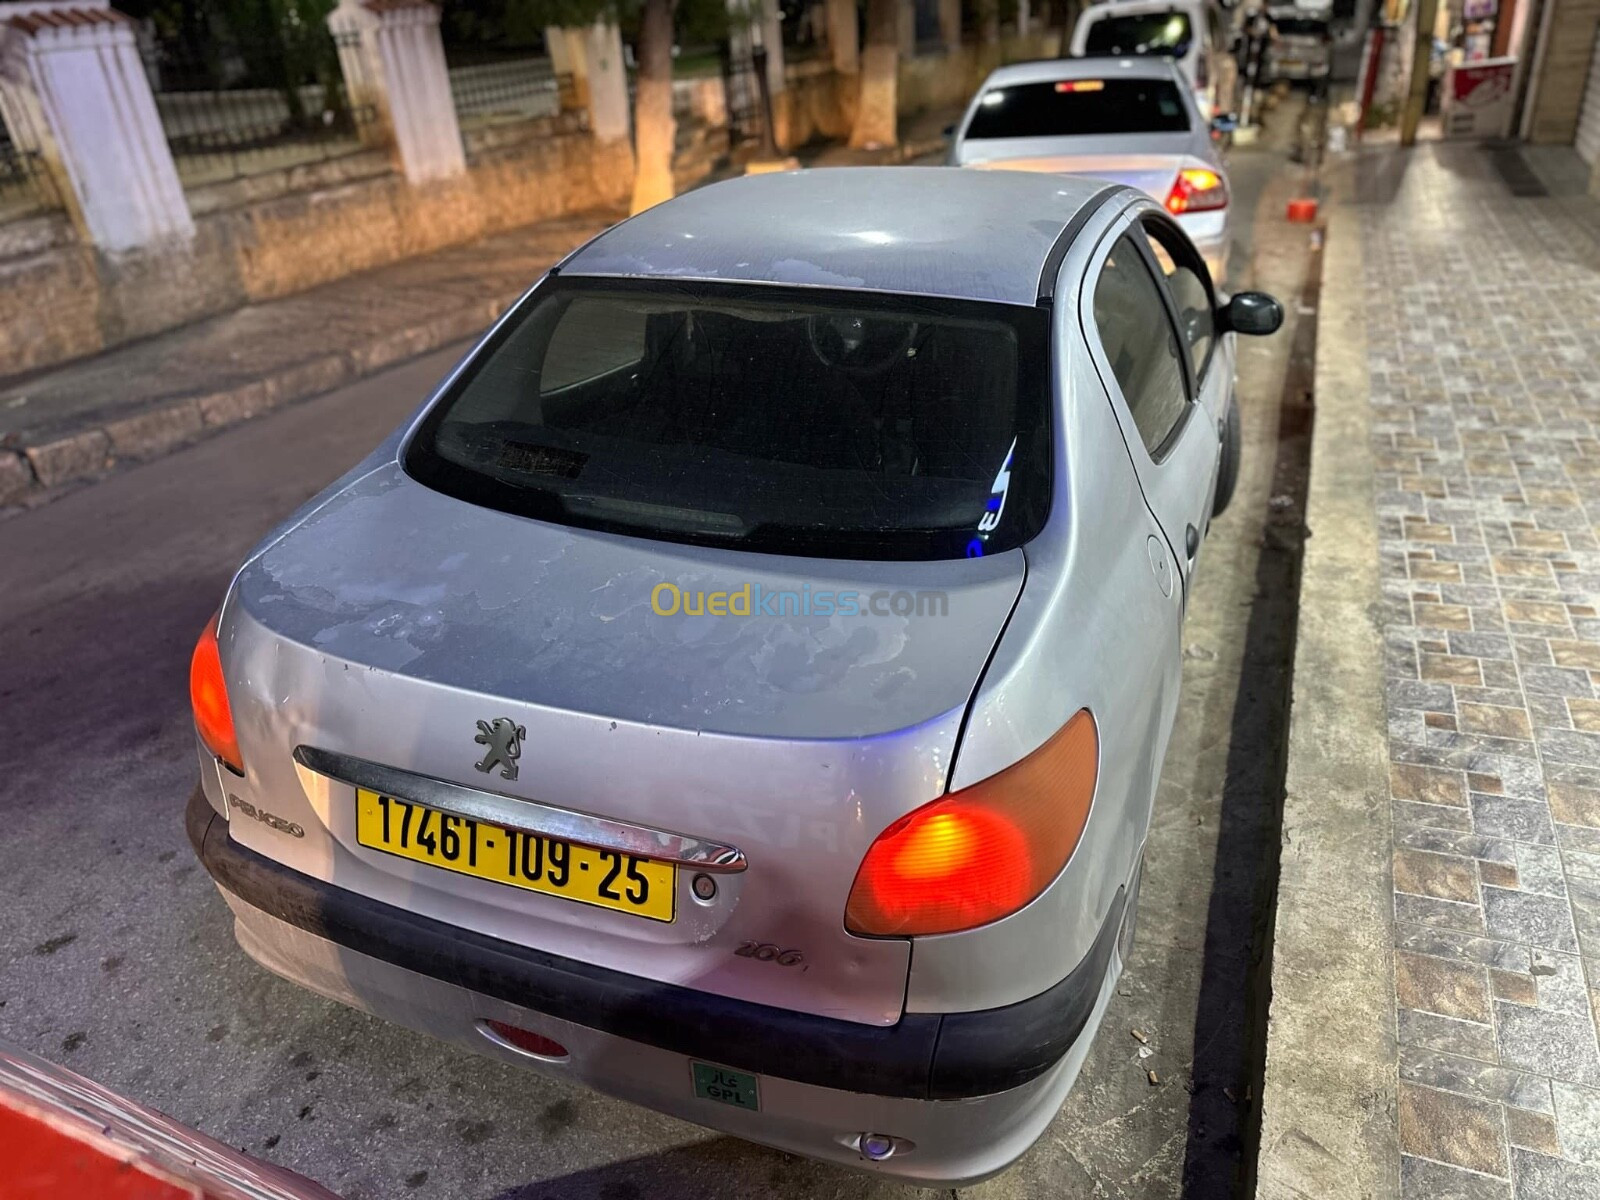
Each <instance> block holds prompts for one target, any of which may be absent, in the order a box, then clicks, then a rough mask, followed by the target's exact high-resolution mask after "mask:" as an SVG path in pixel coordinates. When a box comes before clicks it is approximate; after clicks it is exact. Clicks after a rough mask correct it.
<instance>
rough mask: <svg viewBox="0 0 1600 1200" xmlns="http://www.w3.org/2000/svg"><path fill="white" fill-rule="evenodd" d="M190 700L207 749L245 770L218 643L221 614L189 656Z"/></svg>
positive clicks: (196, 723)
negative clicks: (234, 728)
mask: <svg viewBox="0 0 1600 1200" xmlns="http://www.w3.org/2000/svg"><path fill="white" fill-rule="evenodd" d="M189 703H190V704H191V705H192V706H193V708H194V727H195V732H197V733H198V734H199V735H200V740H201V741H202V742H204V743H205V746H206V749H207V750H209V751H211V753H213V754H215V755H216V756H217V757H218V758H219V759H221V760H222V761H223V763H225V764H226V765H227V766H228V767H230V768H231V769H232V770H233V771H234V772H236V773H237V774H240V775H243V774H244V759H243V758H242V757H240V754H239V739H238V738H237V737H236V736H235V735H234V732H233V710H232V709H231V708H229V707H228V688H227V684H226V683H225V682H224V681H223V678H222V653H221V650H220V649H219V648H218V646H217V618H216V617H212V618H211V620H210V621H209V622H208V623H207V625H206V628H205V632H204V633H202V634H201V635H200V640H199V641H198V642H196V643H195V646H194V655H193V657H191V658H190V659H189Z"/></svg>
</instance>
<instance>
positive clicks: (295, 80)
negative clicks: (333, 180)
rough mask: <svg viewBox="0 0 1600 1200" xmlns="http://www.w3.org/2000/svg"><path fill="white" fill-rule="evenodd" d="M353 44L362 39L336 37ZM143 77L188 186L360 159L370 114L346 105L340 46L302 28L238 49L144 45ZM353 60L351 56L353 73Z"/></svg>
mask: <svg viewBox="0 0 1600 1200" xmlns="http://www.w3.org/2000/svg"><path fill="white" fill-rule="evenodd" d="M341 36H348V37H352V38H353V37H356V36H358V35H354V34H352V35H341ZM144 51H145V68H146V70H147V72H148V73H149V76H150V86H151V89H152V90H153V91H154V93H155V100H156V109H157V111H158V112H159V113H160V114H161V125H162V128H163V130H164V131H165V133H166V135H167V144H168V146H170V147H171V149H172V157H173V161H174V163H175V164H176V166H177V169H178V178H179V179H180V180H181V181H182V182H183V183H184V185H185V186H193V185H196V184H203V183H217V182H223V181H226V180H230V179H238V178H242V177H244V176H247V175H257V174H262V173H264V172H268V171H276V170H283V169H285V168H288V167H294V166H300V165H303V164H305V163H310V162H319V161H325V160H327V159H332V158H337V157H340V156H342V155H347V154H353V153H356V152H358V151H360V150H361V149H362V140H361V132H362V127H363V126H365V125H367V124H369V123H370V122H371V121H373V120H374V119H375V117H376V113H375V112H374V110H373V107H372V105H370V104H367V103H356V104H352V102H351V99H350V96H351V92H352V90H353V91H355V93H356V94H357V95H360V94H362V93H363V92H364V91H365V89H364V88H362V87H360V86H359V84H360V81H352V82H354V83H356V86H355V87H354V88H351V87H348V86H347V81H346V80H345V78H344V75H343V73H342V72H341V69H340V56H339V53H338V46H337V45H336V43H335V41H334V38H333V35H332V34H330V33H329V32H328V31H327V29H326V28H322V27H314V28H313V27H306V26H302V27H300V28H298V29H296V30H294V31H293V36H292V37H290V36H284V35H283V34H282V33H274V34H270V35H268V36H267V37H263V38H252V39H239V38H224V37H218V36H215V35H211V36H207V37H206V38H204V39H203V40H196V41H194V42H192V43H185V42H183V41H179V40H176V39H174V40H167V41H156V40H150V39H147V40H146V42H145V45H144ZM358 59H359V56H349V60H348V62H347V65H349V63H353V62H355V61H358Z"/></svg>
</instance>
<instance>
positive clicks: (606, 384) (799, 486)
mask: <svg viewBox="0 0 1600 1200" xmlns="http://www.w3.org/2000/svg"><path fill="white" fill-rule="evenodd" d="M1048 364H1049V336H1048V324H1047V321H1046V318H1045V317H1044V315H1043V310H1041V309H1035V308H1024V307H1021V306H1015V305H1000V304H986V303H973V302H964V301H945V300H932V299H920V298H915V297H904V296H891V295H887V294H879V293H871V292H835V291H832V290H824V289H813V288H778V287H771V286H749V285H735V284H723V283H710V284H685V283H681V282H677V281H667V282H655V281H647V282H645V281H630V282H613V281H608V280H600V279H593V278H589V279H585V278H579V277H557V278H554V279H551V280H548V281H546V283H544V284H543V285H541V286H540V287H539V288H538V289H536V290H535V291H534V292H533V293H532V294H531V295H530V296H529V297H528V298H527V299H526V300H524V301H523V303H522V305H521V306H520V307H519V309H518V310H517V311H516V312H514V313H513V314H512V316H511V317H510V318H509V319H508V320H507V321H506V322H505V323H504V324H502V326H501V327H500V329H499V330H498V331H497V332H496V334H495V335H494V337H493V338H492V339H491V340H490V341H489V342H488V343H487V344H486V345H485V346H484V347H483V349H482V350H481V351H479V352H478V353H477V354H476V355H475V356H474V357H473V359H472V361H471V362H470V363H469V364H468V366H467V368H466V369H465V370H464V371H463V373H462V375H461V376H460V377H458V379H457V380H456V382H455V383H454V384H453V385H452V386H451V388H450V390H449V391H448V392H447V393H446V394H445V395H444V396H443V397H442V398H441V400H440V401H439V403H438V404H436V405H435V406H434V408H433V409H432V411H431V412H430V413H429V414H428V416H427V417H426V419H425V420H424V422H423V424H422V426H421V428H420V429H419V431H418V434H417V436H416V437H415V438H413V440H412V443H411V445H410V446H409V447H408V448H407V451H406V456H405V466H406V469H407V471H408V472H410V473H411V474H412V476H413V477H415V478H417V479H418V480H420V481H421V482H423V483H425V484H427V485H428V486H430V487H434V488H436V489H438V490H440V491H443V492H446V493H449V494H450V495H453V496H457V497H459V498H461V499H464V500H468V501H471V502H472V503H475V504H481V505H485V506H487V507H491V508H496V509H500V510H502V511H505V512H511V513H517V514H520V515H524V516H529V517H536V518H539V519H542V520H548V521H555V522H559V523H561V524H565V525H573V526H579V527H583V528H590V529H604V530H610V531H614V532H619V533H628V534H635V535H640V536H644V537H651V538H658V539H662V540H667V541H679V542H695V543H701V544H712V545H718V546H729V547H736V548H739V549H745V550H752V551H761V552H765V553H775V554H799V555H807V556H814V557H828V558H858V559H860V558H872V559H875V558H883V559H939V558H961V557H977V556H979V555H982V554H985V553H994V552H996V551H1000V550H1007V549H1011V548H1013V547H1015V546H1018V545H1020V544H1022V543H1023V542H1025V541H1027V540H1028V539H1029V538H1031V537H1032V536H1033V535H1034V534H1035V533H1037V532H1038V530H1039V528H1040V527H1041V526H1042V525H1043V523H1044V518H1045V516H1046V514H1047V512H1048V508H1049V493H1050V434H1049V419H1048V397H1049V385H1048Z"/></svg>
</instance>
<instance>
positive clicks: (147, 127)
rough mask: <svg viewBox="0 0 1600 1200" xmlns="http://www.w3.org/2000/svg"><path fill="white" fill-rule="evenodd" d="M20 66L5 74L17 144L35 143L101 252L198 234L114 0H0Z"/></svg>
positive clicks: (4, 108) (6, 106) (1, 83)
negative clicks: (5, 0)
mask: <svg viewBox="0 0 1600 1200" xmlns="http://www.w3.org/2000/svg"><path fill="white" fill-rule="evenodd" d="M0 25H4V26H5V28H6V30H7V32H8V33H9V34H10V35H11V36H12V37H14V38H16V39H18V41H19V42H20V45H21V53H20V55H19V56H18V61H19V62H20V66H15V65H14V66H13V67H12V69H11V70H10V71H9V72H8V73H7V74H6V75H4V76H0V91H3V92H4V93H5V97H4V102H3V103H0V114H4V115H5V117H6V120H7V125H8V127H12V128H13V131H14V133H15V134H16V136H17V137H18V145H19V146H23V145H26V144H27V143H28V142H30V141H31V142H33V143H34V144H33V146H31V147H30V148H33V149H36V150H37V151H38V152H39V154H40V155H41V157H42V158H43V159H44V161H45V164H46V166H47V168H48V169H49V171H50V172H51V174H52V175H53V176H54V177H55V179H56V180H57V187H58V190H59V191H61V192H62V193H63V197H62V198H63V200H64V201H65V202H66V203H67V206H68V209H69V211H70V212H71V213H72V215H73V217H74V219H75V220H76V222H77V223H78V224H79V225H80V226H81V227H82V228H83V230H84V231H85V232H86V233H87V234H88V236H89V238H90V240H91V241H93V242H94V244H95V245H96V246H99V247H100V248H101V249H104V250H111V251H121V250H133V249H135V248H137V247H140V246H149V245H152V244H155V243H158V242H162V241H168V240H171V239H174V238H179V239H188V238H192V237H193V236H194V221H193V219H192V218H191V217H190V215H189V205H188V202H187V201H186V200H185V199H184V196H183V188H182V186H181V185H180V184H179V183H178V172H177V169H176V168H175V167H174V166H173V163H172V151H171V150H170V149H169V148H168V146H167V137H166V134H165V133H164V132H163V130H162V128H161V116H160V114H159V113H158V112H157V111H156V103H155V97H154V96H153V95H152V94H151V92H150V81H149V80H148V79H147V78H146V76H145V73H144V64H143V63H142V62H141V61H140V58H139V47H138V44H137V43H136V41H135V40H134V36H133V24H132V22H130V21H129V20H128V18H126V17H124V16H123V15H122V14H121V13H119V12H116V11H114V10H113V9H112V8H111V5H110V3H109V0H84V2H79V3H61V2H58V0H33V2H30V3H0Z"/></svg>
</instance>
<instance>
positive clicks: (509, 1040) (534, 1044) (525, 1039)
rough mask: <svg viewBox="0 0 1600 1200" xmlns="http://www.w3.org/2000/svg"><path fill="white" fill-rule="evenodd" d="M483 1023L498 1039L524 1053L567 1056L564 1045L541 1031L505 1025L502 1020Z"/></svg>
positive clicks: (540, 1055) (552, 1056) (541, 1055)
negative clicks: (535, 1031)
mask: <svg viewBox="0 0 1600 1200" xmlns="http://www.w3.org/2000/svg"><path fill="white" fill-rule="evenodd" d="M483 1024H484V1026H485V1027H486V1028H487V1029H489V1030H490V1031H492V1032H493V1033H494V1035H495V1036H496V1037H497V1038H498V1039H499V1040H500V1041H502V1042H505V1043H506V1044H507V1045H509V1046H511V1047H513V1048H514V1049H517V1050H521V1051H522V1052H523V1053H524V1054H532V1055H534V1056H535V1057H538V1058H566V1057H567V1048H566V1047H565V1046H563V1045H562V1044H561V1043H560V1042H557V1041H553V1040H551V1039H550V1038H547V1037H545V1036H544V1034H542V1033H534V1032H533V1030H531V1029H523V1028H522V1027H521V1026H519V1025H507V1024H506V1023H505V1022H504V1021H484V1022H483Z"/></svg>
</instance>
